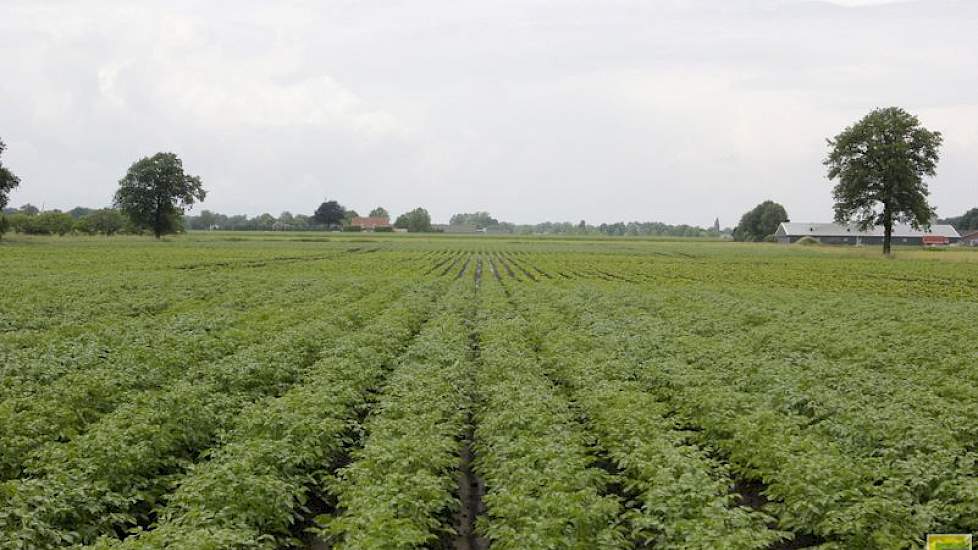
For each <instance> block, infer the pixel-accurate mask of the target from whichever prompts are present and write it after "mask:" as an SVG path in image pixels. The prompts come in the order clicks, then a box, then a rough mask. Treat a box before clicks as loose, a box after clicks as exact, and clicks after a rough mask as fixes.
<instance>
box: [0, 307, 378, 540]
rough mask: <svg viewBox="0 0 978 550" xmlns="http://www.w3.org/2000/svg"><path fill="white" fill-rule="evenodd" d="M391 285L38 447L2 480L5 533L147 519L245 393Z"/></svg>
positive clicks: (352, 323)
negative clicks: (18, 474) (17, 474)
mask: <svg viewBox="0 0 978 550" xmlns="http://www.w3.org/2000/svg"><path fill="white" fill-rule="evenodd" d="M390 298H391V293H390V291H386V290H385V291H380V292H375V293H373V294H372V295H370V296H369V297H368V299H367V300H365V301H363V302H354V303H351V304H348V305H347V306H346V307H345V308H340V309H339V310H338V311H337V316H336V318H334V319H330V318H328V317H319V318H316V319H314V320H310V321H308V322H306V323H302V324H300V325H296V326H294V327H292V328H291V329H289V330H286V331H284V332H282V333H281V334H276V335H274V336H272V338H271V340H270V341H266V343H265V345H264V346H262V347H260V348H256V349H251V350H249V351H248V352H246V353H242V354H236V355H234V356H231V357H229V358H228V359H227V360H224V361H218V362H215V363H213V364H208V365H203V366H200V367H198V368H196V369H193V370H192V371H190V372H189V373H188V374H189V376H187V377H185V378H183V379H181V380H178V381H175V382H174V383H173V384H171V385H168V386H167V387H165V388H161V389H158V390H149V391H146V392H143V393H140V394H138V395H137V396H135V397H134V398H133V399H132V400H130V401H128V402H126V403H124V404H123V405H122V406H121V407H119V408H117V409H116V410H114V411H112V412H111V413H109V414H107V415H105V416H104V417H103V418H102V419H101V420H100V421H99V422H98V423H96V424H94V425H93V426H92V427H91V429H89V430H87V431H86V432H85V433H84V434H81V435H80V436H78V437H76V438H73V439H72V440H70V441H68V442H65V443H52V444H49V445H45V446H43V447H41V448H39V449H38V450H37V451H35V452H33V453H32V454H31V456H30V457H29V459H28V461H27V465H26V472H25V473H26V476H25V477H24V478H23V479H19V480H11V481H8V482H5V483H4V485H3V493H4V498H3V500H2V502H0V506H2V507H3V508H4V509H5V511H6V515H5V516H4V517H3V518H0V533H3V536H4V540H5V541H8V542H10V543H11V544H14V545H15V547H16V545H20V546H22V547H50V546H57V545H60V544H65V543H75V542H86V541H90V540H92V539H93V538H94V537H96V536H98V535H101V534H105V533H112V532H115V531H116V530H122V529H125V528H127V527H129V526H132V525H137V524H144V523H146V522H147V521H148V520H149V517H150V515H151V513H152V511H153V508H154V506H155V504H156V501H157V499H158V498H159V496H160V495H162V494H164V493H165V492H166V491H167V490H168V488H169V485H170V483H171V482H172V480H173V479H175V478H178V477H179V476H181V475H182V473H183V471H184V470H185V469H186V467H187V466H188V465H189V464H190V463H192V462H193V461H194V460H196V458H197V456H198V455H199V454H200V453H201V452H202V451H203V450H204V449H207V448H208V447H209V446H210V445H212V444H213V443H214V442H215V441H216V437H217V435H218V433H219V431H220V430H221V428H222V427H223V426H225V425H227V423H228V421H229V420H230V419H231V418H233V417H234V415H235V414H236V413H237V412H238V411H239V410H240V409H241V408H242V407H243V406H245V405H246V404H247V403H249V402H251V401H253V400H255V399H257V398H261V397H262V396H265V395H269V394H272V395H274V394H277V393H280V392H281V391H283V390H284V389H286V388H288V387H289V386H291V385H292V384H294V383H296V382H297V381H301V380H302V379H303V378H304V376H305V375H306V370H307V369H309V368H310V366H311V365H312V364H314V363H315V361H316V360H317V358H318V356H319V355H320V354H321V353H323V351H324V349H329V347H330V346H331V345H332V344H333V343H334V342H335V341H336V339H337V338H338V337H339V336H340V335H341V334H342V333H343V332H345V331H347V330H351V329H354V330H355V329H356V328H357V327H358V326H359V325H360V324H361V323H362V322H363V321H365V320H366V319H368V318H369V317H370V316H372V315H374V314H376V312H379V311H381V310H382V309H383V308H384V307H385V306H386V304H387V303H388V302H389V299H390Z"/></svg>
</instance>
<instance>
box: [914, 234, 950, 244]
mask: <svg viewBox="0 0 978 550" xmlns="http://www.w3.org/2000/svg"><path fill="white" fill-rule="evenodd" d="M921 242H922V243H923V245H924V246H947V245H949V244H951V241H950V239H948V238H947V237H945V236H943V235H924V236H923V237H921Z"/></svg>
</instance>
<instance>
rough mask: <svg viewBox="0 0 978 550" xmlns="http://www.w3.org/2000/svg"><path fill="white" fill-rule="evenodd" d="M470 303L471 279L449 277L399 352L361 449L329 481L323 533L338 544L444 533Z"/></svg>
mask: <svg viewBox="0 0 978 550" xmlns="http://www.w3.org/2000/svg"><path fill="white" fill-rule="evenodd" d="M473 308H474V304H473V302H472V284H471V282H470V281H467V280H464V279H463V280H457V281H456V282H455V283H453V286H452V288H451V290H450V291H449V292H448V293H447V294H446V295H445V297H444V299H443V302H442V305H441V307H440V308H439V312H438V314H437V315H436V316H435V317H434V318H433V319H432V320H431V321H430V322H429V323H428V324H427V325H426V326H425V328H424V330H423V331H422V332H421V334H420V335H419V336H418V338H417V339H416V340H415V342H414V343H413V345H412V346H411V347H410V348H409V349H408V350H407V352H406V353H405V354H404V355H403V357H401V359H400V360H398V361H397V364H396V367H395V370H394V372H393V375H392V376H391V378H390V380H389V383H388V384H387V386H386V387H385V389H384V391H383V392H382V393H381V395H380V397H379V401H378V402H377V404H376V405H375V407H374V408H373V410H372V412H371V414H370V416H369V417H368V418H367V421H366V423H365V424H364V429H365V431H366V434H367V437H366V440H365V442H364V445H363V448H362V449H359V450H357V451H355V452H354V453H353V454H352V457H351V458H352V459H353V462H352V463H351V464H350V465H349V466H348V467H346V468H344V469H342V470H341V471H340V472H339V473H338V475H337V476H336V478H335V479H334V480H333V481H332V482H331V483H329V485H328V490H329V493H330V494H331V495H333V497H334V498H335V499H336V502H337V508H338V511H339V513H338V514H337V515H335V516H333V517H328V516H324V517H322V518H320V520H321V521H320V523H321V527H322V528H321V534H322V536H323V538H325V539H326V540H328V541H329V542H331V543H332V544H333V545H334V546H335V547H336V548H359V549H371V548H376V549H397V548H418V547H422V546H425V545H431V544H433V543H435V542H437V541H438V540H439V539H441V538H442V537H445V536H447V535H450V534H451V527H450V515H451V513H452V512H453V511H454V510H455V509H456V506H457V500H456V499H455V496H454V488H455V486H456V475H455V474H456V470H457V468H458V465H459V452H460V450H461V446H462V443H461V441H460V436H461V434H462V433H463V431H464V429H465V426H464V425H465V422H466V416H467V415H466V409H467V408H468V406H469V399H470V388H469V387H468V384H467V382H466V380H467V376H466V374H467V372H468V371H469V370H470V364H469V360H468V358H469V340H468V334H467V332H466V330H465V328H466V325H467V324H468V323H469V322H470V321H469V320H470V319H471V317H472V311H473Z"/></svg>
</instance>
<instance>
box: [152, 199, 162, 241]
mask: <svg viewBox="0 0 978 550" xmlns="http://www.w3.org/2000/svg"><path fill="white" fill-rule="evenodd" d="M162 215H163V205H162V204H161V201H160V199H159V198H157V199H156V220H155V222H154V223H153V235H156V240H160V236H161V235H163V220H162Z"/></svg>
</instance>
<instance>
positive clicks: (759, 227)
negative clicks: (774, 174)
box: [733, 201, 788, 242]
mask: <svg viewBox="0 0 978 550" xmlns="http://www.w3.org/2000/svg"><path fill="white" fill-rule="evenodd" d="M786 221H788V212H787V211H786V210H785V209H784V207H783V206H781V205H780V204H778V203H776V202H774V201H764V202H762V203H761V204H758V205H757V206H755V207H754V208H752V209H751V210H750V211H748V212H747V213H745V214H744V215H743V216H741V218H740V223H739V224H737V227H736V228H734V233H733V235H734V239H736V240H738V241H755V242H760V241H763V240H764V239H766V238H767V237H768V236H769V235H773V234H774V232H775V231H777V230H778V226H779V225H780V224H781V222H786Z"/></svg>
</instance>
